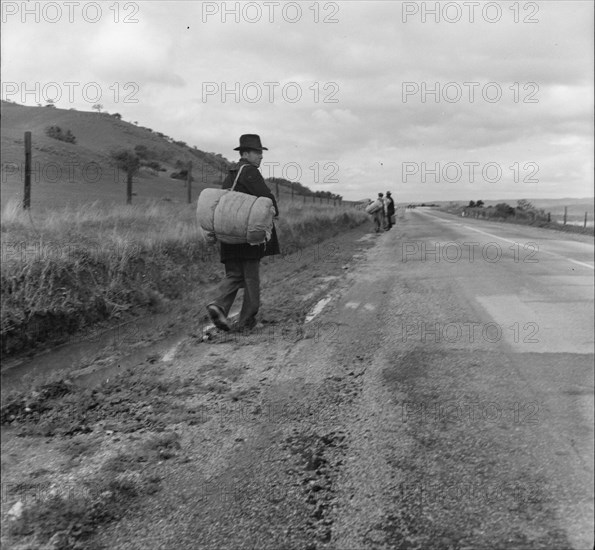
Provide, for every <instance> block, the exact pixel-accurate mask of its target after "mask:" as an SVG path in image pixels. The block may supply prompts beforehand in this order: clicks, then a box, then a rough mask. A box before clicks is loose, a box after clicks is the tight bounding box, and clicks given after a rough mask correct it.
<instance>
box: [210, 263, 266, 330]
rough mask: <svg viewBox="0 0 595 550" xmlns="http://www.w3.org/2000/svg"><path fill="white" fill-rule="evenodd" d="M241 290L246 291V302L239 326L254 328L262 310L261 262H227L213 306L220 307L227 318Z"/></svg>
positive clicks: (244, 302) (243, 305)
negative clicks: (257, 315)
mask: <svg viewBox="0 0 595 550" xmlns="http://www.w3.org/2000/svg"><path fill="white" fill-rule="evenodd" d="M240 288H243V289H244V301H243V303H242V310H241V311H240V318H239V320H238V326H239V327H240V328H252V327H253V326H254V325H255V324H256V314H257V313H258V309H259V308H260V260H227V261H226V262H225V279H223V281H222V282H221V285H220V286H219V296H218V297H217V298H216V299H215V300H213V301H212V302H211V304H215V305H216V306H219V307H220V308H221V309H222V310H223V312H224V313H225V316H226V317H227V315H229V310H230V309H231V306H232V305H233V302H234V300H235V298H236V294H237V293H238V290H239V289H240Z"/></svg>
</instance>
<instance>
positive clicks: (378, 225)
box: [374, 193, 384, 233]
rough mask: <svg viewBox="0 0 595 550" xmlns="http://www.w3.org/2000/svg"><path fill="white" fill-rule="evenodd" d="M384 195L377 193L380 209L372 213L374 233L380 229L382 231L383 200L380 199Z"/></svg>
mask: <svg viewBox="0 0 595 550" xmlns="http://www.w3.org/2000/svg"><path fill="white" fill-rule="evenodd" d="M383 196H384V195H383V194H382V193H378V200H379V201H380V204H381V208H379V209H378V210H377V211H376V212H374V228H375V230H376V233H379V232H380V231H381V230H382V229H384V199H383V198H382V197H383Z"/></svg>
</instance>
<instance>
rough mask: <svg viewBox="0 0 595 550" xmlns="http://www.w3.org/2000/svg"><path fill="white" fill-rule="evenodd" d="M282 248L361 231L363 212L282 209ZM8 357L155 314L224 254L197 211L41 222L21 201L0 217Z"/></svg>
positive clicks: (58, 214)
mask: <svg viewBox="0 0 595 550" xmlns="http://www.w3.org/2000/svg"><path fill="white" fill-rule="evenodd" d="M280 210H281V216H280V220H279V223H278V233H279V239H280V242H281V246H282V252H283V249H285V250H290V251H292V252H293V251H295V250H296V249H301V248H303V247H305V246H308V245H310V244H313V243H317V242H320V241H322V240H324V239H326V238H330V237H332V236H334V235H336V234H337V233H338V232H339V231H343V230H346V229H348V228H351V227H355V226H356V225H359V224H360V223H362V222H364V221H365V220H367V219H368V217H367V216H366V215H365V214H363V213H362V212H361V211H357V210H354V209H351V208H334V207H333V206H330V205H316V204H307V205H304V204H302V203H301V202H293V203H291V202H289V201H287V202H283V203H281V205H280ZM1 230H2V260H3V261H2V268H1V271H0V275H1V279H2V300H1V303H2V314H1V317H0V324H1V335H2V350H3V352H4V353H8V354H10V353H13V352H16V351H19V350H21V349H23V348H31V347H34V346H35V345H37V344H38V343H41V342H44V341H54V342H59V341H60V339H63V338H65V337H66V336H67V335H68V334H72V333H74V332H76V331H77V330H79V329H82V328H85V327H88V326H90V325H93V324H94V323H96V322H97V321H100V320H104V319H110V318H119V317H120V316H121V315H123V314H124V312H127V311H131V310H134V309H136V310H138V308H149V309H150V308H152V307H154V306H156V305H158V304H159V302H160V301H161V299H162V298H163V297H167V298H177V297H180V296H181V294H182V292H183V291H184V289H185V288H187V287H188V286H189V285H190V284H193V285H195V284H196V283H197V282H198V283H200V282H206V281H207V280H208V279H209V277H210V276H212V274H213V273H214V272H216V270H217V268H218V255H217V254H216V253H215V251H214V250H213V248H212V247H211V248H209V247H208V246H207V245H206V243H205V242H204V239H203V234H202V230H201V229H200V227H199V225H198V223H197V221H196V215H195V206H194V205H180V204H175V203H167V202H149V203H146V204H142V205H141V204H137V205H130V206H124V205H121V206H112V207H108V206H105V205H103V204H101V203H98V202H93V203H89V204H85V205H81V206H78V207H76V208H62V209H60V210H50V211H46V212H42V213H28V212H23V210H22V209H21V208H20V205H19V204H18V203H16V202H15V201H8V202H6V203H5V204H4V205H3V210H2V224H1Z"/></svg>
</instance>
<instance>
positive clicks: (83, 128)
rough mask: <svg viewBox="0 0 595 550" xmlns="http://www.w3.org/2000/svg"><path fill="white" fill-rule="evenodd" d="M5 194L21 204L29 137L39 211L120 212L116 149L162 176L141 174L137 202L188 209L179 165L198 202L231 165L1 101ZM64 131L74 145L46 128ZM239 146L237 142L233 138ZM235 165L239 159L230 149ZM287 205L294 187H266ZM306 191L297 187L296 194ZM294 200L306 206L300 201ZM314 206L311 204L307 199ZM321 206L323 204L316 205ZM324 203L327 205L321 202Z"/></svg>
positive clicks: (101, 119)
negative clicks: (113, 206) (108, 207)
mask: <svg viewBox="0 0 595 550" xmlns="http://www.w3.org/2000/svg"><path fill="white" fill-rule="evenodd" d="M1 114H2V129H1V133H0V135H1V139H2V142H1V149H2V187H1V199H2V202H3V203H6V201H8V200H9V199H16V200H22V196H23V182H24V160H25V155H24V133H25V132H26V131H30V132H31V133H32V163H33V166H32V169H33V174H32V183H31V186H32V192H31V206H32V208H33V209H34V210H45V209H54V208H58V207H62V206H76V205H79V204H87V203H89V202H93V201H98V202H99V203H101V204H109V203H117V204H122V203H124V202H125V199H126V195H125V192H126V183H125V182H126V176H125V174H124V173H123V172H122V171H120V170H118V169H117V168H116V166H115V164H114V163H113V161H112V159H111V157H110V152H111V151H113V150H114V149H118V148H130V149H134V148H135V147H136V146H144V147H145V148H146V149H147V150H148V151H149V159H148V160H151V161H153V162H157V163H159V165H160V167H161V169H162V170H155V169H151V168H149V167H144V168H142V169H141V171H140V172H139V174H138V175H137V176H135V178H134V185H133V192H134V193H135V194H136V196H135V197H134V198H133V203H134V202H143V201H147V200H149V201H154V200H167V201H173V202H186V200H187V191H186V184H185V182H184V181H182V180H179V179H173V178H171V174H172V173H173V172H176V171H178V169H179V163H180V162H183V163H187V162H188V161H192V163H193V178H194V182H193V193H192V198H193V200H196V197H197V196H198V194H199V193H200V191H201V190H202V189H204V188H205V187H212V186H218V185H219V184H220V183H221V181H222V174H225V173H226V171H227V168H228V167H229V165H230V162H229V160H228V159H226V158H224V157H223V156H221V155H220V154H212V153H205V152H203V151H201V150H199V149H197V148H195V147H191V146H189V145H186V144H184V142H180V141H175V140H174V139H175V137H169V136H164V135H163V134H160V133H159V132H158V130H157V129H151V128H145V127H142V126H137V125H135V124H131V123H129V122H125V121H123V120H120V119H118V118H117V117H115V116H113V115H110V114H107V113H95V112H82V111H77V110H74V109H57V108H48V107H26V106H23V105H19V104H16V103H9V102H5V101H2V103H1ZM49 126H59V127H60V128H61V129H62V131H63V132H66V131H70V132H71V133H72V134H73V135H74V136H75V138H76V143H67V142H64V141H60V140H57V139H54V138H51V137H49V136H47V135H46V132H45V131H46V128H47V127H49ZM233 139H234V140H235V136H234V137H233ZM229 155H230V157H231V160H232V161H235V160H236V159H237V157H236V156H235V155H236V153H235V152H234V151H233V150H232V148H231V147H230V151H229ZM267 183H268V185H269V187H270V188H271V190H272V191H273V192H276V191H277V188H278V191H279V195H280V199H281V200H282V201H285V200H288V199H289V198H290V197H291V183H290V182H286V181H282V180H279V185H278V186H277V185H276V184H275V182H267ZM303 190H305V192H306V193H307V194H311V193H312V192H311V191H310V190H309V189H307V188H305V187H303V186H300V185H299V184H297V185H296V186H295V187H294V192H295V193H296V194H297V193H300V192H301V191H303ZM295 200H300V201H303V199H302V198H301V197H298V196H296V197H295ZM308 200H309V201H312V200H313V199H312V197H311V196H310V197H308ZM316 202H321V201H320V199H319V198H316ZM323 202H324V203H326V202H327V201H326V199H323Z"/></svg>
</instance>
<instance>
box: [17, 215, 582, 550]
mask: <svg viewBox="0 0 595 550" xmlns="http://www.w3.org/2000/svg"><path fill="white" fill-rule="evenodd" d="M443 231H444V228H443V227H441V226H438V225H436V226H433V227H429V226H428V224H427V222H425V221H423V222H420V220H419V219H417V218H416V217H408V218H406V219H401V220H400V225H399V226H398V229H397V231H394V230H393V231H391V232H389V233H386V234H383V235H381V236H379V237H378V236H375V235H370V234H366V233H365V231H364V229H363V228H360V229H356V230H354V231H352V232H350V233H349V234H347V235H343V236H341V237H337V238H336V239H334V240H333V241H332V242H327V243H324V244H323V245H322V246H319V247H314V248H313V249H311V250H308V251H305V252H304V253H303V254H301V255H300V257H299V258H298V257H297V256H296V257H294V258H286V259H284V260H283V261H282V262H278V263H276V264H274V263H273V264H270V265H268V266H266V267H265V269H264V270H263V271H264V274H265V275H264V283H263V286H264V287H265V288H269V289H270V291H268V292H266V293H265V297H264V307H263V315H264V318H265V321H266V322H265V325H264V328H263V329H262V330H261V331H258V332H257V333H255V334H251V335H236V336H226V335H216V336H214V337H213V338H211V339H209V340H207V341H203V340H202V338H201V336H202V333H201V331H200V330H198V329H196V330H194V331H190V333H188V332H186V333H185V334H181V337H180V339H179V341H177V342H176V343H175V344H174V345H172V346H170V348H169V349H167V350H165V352H164V353H163V354H162V355H161V357H160V358H159V359H158V360H157V361H152V362H151V361H145V362H144V363H141V364H140V365H139V367H137V369H138V368H143V369H145V372H146V373H147V375H150V376H151V377H152V378H151V380H153V379H158V378H159V375H160V376H161V380H162V381H163V382H162V384H163V385H164V386H163V388H162V389H161V393H160V392H159V391H153V390H151V391H152V393H151V392H148V393H147V392H146V391H145V390H144V388H145V385H146V384H145V385H143V384H141V383H140V382H138V381H136V382H135V384H136V385H133V386H131V387H132V388H138V391H137V395H136V396H134V395H133V393H129V394H127V397H128V398H130V399H132V401H133V404H134V401H135V400H136V401H137V403H136V404H137V405H138V407H137V408H136V409H135V412H136V416H139V413H140V418H139V419H138V420H137V421H136V423H132V421H131V418H130V415H131V410H130V406H128V405H127V406H125V407H124V408H123V409H117V407H118V406H121V403H120V402H119V401H118V400H117V399H116V400H115V403H114V404H113V405H112V408H109V409H105V414H104V415H103V416H101V417H100V418H99V420H97V422H96V423H95V424H92V423H91V419H90V418H89V417H87V422H88V423H89V425H90V426H91V427H92V432H90V433H87V434H85V433H77V434H76V435H75V436H74V438H73V439H74V440H75V441H77V442H80V443H79V444H80V445H83V446H84V445H92V449H93V451H92V452H88V453H85V452H84V451H83V452H82V453H80V457H79V462H77V461H76V460H75V461H74V462H75V463H74V464H72V459H71V463H69V464H70V465H69V468H68V469H66V472H68V473H66V474H64V478H63V479H64V480H67V479H70V480H71V481H70V482H71V483H82V479H83V476H84V474H85V473H86V474H87V475H88V476H93V475H96V472H98V471H99V472H103V473H104V475H107V473H109V474H110V475H112V474H113V473H114V472H116V474H117V475H116V479H117V480H119V482H120V483H121V481H122V479H123V476H124V477H125V476H128V477H126V479H127V480H128V481H129V482H130V483H132V481H135V483H136V482H137V481H138V480H145V481H146V480H152V481H154V483H155V485H156V486H155V487H154V488H153V489H152V490H146V487H147V484H146V483H144V484H141V483H140V482H139V483H137V484H136V485H133V487H134V488H135V491H136V493H135V495H133V496H134V497H135V498H132V497H131V498H130V499H129V500H128V501H127V506H126V509H125V511H124V512H122V513H121V514H120V515H119V516H118V517H117V519H115V520H112V521H108V522H104V523H103V524H102V525H101V527H100V528H99V529H97V530H96V531H95V532H94V533H93V534H92V536H91V537H90V538H89V539H88V540H89V541H92V542H93V544H95V545H97V546H100V545H103V546H104V547H106V548H114V549H139V550H140V549H143V550H144V549H147V548H151V549H173V548H175V549H196V548H213V549H215V548H217V549H219V548H230V549H231V548H234V549H235V548H271V549H273V548H275V549H277V548H287V549H289V548H296V549H297V548H303V549H315V548H319V549H323V548H332V549H336V550H343V549H360V548H361V549H363V548H375V549H385V548H386V549H388V548H408V549H415V548H419V549H422V548H424V549H425V548H444V549H472V548H473V549H475V548H514V549H516V548H522V549H537V548H539V549H550V548H559V549H563V548H569V549H570V548H574V549H580V550H582V548H583V546H582V544H583V543H585V542H587V543H588V537H589V536H590V534H589V533H590V532H591V531H592V529H591V531H589V525H588V522H587V524H586V523H585V521H586V520H585V519H584V518H585V517H586V516H584V517H582V519H581V517H579V516H578V515H577V513H576V510H578V508H580V507H585V506H586V507H587V508H588V506H589V505H591V506H592V499H591V500H589V499H590V497H589V487H588V484H587V486H586V488H585V490H584V491H582V492H581V489H579V488H577V487H579V486H580V484H581V482H583V483H584V481H585V480H587V479H588V475H587V476H586V477H585V468H586V466H585V465H581V458H580V455H579V454H577V453H576V452H575V451H573V448H572V444H571V443H569V442H568V441H566V440H564V437H563V436H562V435H561V432H560V430H562V429H563V426H562V427H561V426H560V425H557V424H556V423H555V422H553V421H552V419H551V417H552V415H554V413H555V412H556V411H555V407H553V406H552V398H551V397H550V398H549V399H550V401H549V402H548V401H547V399H545V400H544V394H543V391H542V388H540V387H538V386H535V384H534V383H533V382H532V380H531V377H530V376H528V375H527V373H526V372H523V370H522V368H523V367H522V365H523V361H526V360H525V359H523V358H521V356H520V354H515V353H514V350H513V349H512V348H511V347H510V346H509V345H508V343H507V342H505V341H503V340H502V339H497V340H494V339H490V338H481V337H480V338H476V339H469V338H467V339H463V338H458V339H455V340H454V341H453V340H452V339H450V340H446V341H445V340H444V339H442V340H439V341H436V340H435V339H432V338H427V339H426V338H424V339H421V338H420V335H419V327H420V326H421V325H420V323H427V327H430V328H429V329H428V330H430V329H431V327H435V326H436V324H438V325H439V326H445V325H446V324H449V323H450V324H452V323H459V324H461V326H462V324H463V323H471V324H474V325H477V326H483V327H485V326H486V325H487V324H488V323H489V322H491V321H492V319H491V318H490V316H489V315H488V314H487V313H486V311H485V310H484V309H482V308H481V307H479V306H478V304H477V303H476V302H475V301H474V299H473V298H472V296H471V295H470V292H469V289H468V287H467V286H465V285H461V282H462V281H464V280H466V279H467V278H469V277H472V278H473V280H476V281H485V282H486V283H487V284H488V285H489V284H490V282H489V280H490V277H493V276H494V273H493V272H494V266H493V265H490V264H488V263H485V262H484V263H483V264H482V263H479V264H476V265H474V266H473V267H472V268H470V266H469V264H468V263H466V264H464V263H459V264H457V265H438V266H437V265H436V264H435V263H432V262H421V261H420V262H416V263H412V262H411V261H410V262H406V263H405V262H403V257H402V251H403V250H404V248H403V244H404V243H405V242H412V239H430V240H431V239H440V238H442V239H443V238H444V237H445V236H444V234H443V233H441V232H443ZM447 236H448V235H447ZM470 269H473V272H472V273H470V272H469V270H470ZM502 269H504V267H502ZM445 270H450V272H449V273H448V275H446V276H445V273H444V271H445ZM496 276H498V275H497V274H496ZM478 284H479V283H478ZM321 300H324V302H322V303H324V304H325V305H324V307H323V308H322V309H321V310H320V312H319V313H318V314H317V315H316V316H315V317H313V318H312V319H311V320H310V321H309V322H306V323H304V320H305V319H306V318H308V319H309V318H310V317H309V316H308V313H311V312H312V311H313V310H316V311H317V309H316V308H315V305H316V304H317V303H321ZM197 315H200V314H199V313H198V310H197ZM424 326H426V325H424ZM411 327H414V328H415V327H417V330H418V332H417V333H414V332H413V331H409V332H408V330H409V329H410V328H411ZM573 361H574V363H573V364H574V365H575V366H576V369H577V370H576V380H575V382H576V384H579V383H589V378H588V376H587V377H586V378H580V376H583V375H580V376H579V374H578V373H579V372H587V371H586V369H585V368H584V365H582V363H581V362H580V360H573ZM577 361H578V362H577ZM581 369H582V370H581ZM579 378H580V380H579ZM135 380H136V379H135ZM174 382H175V383H174ZM127 384H128V382H125V383H124V386H127ZM591 384H592V382H591ZM147 396H148V397H147ZM151 396H153V397H152V398H151ZM141 397H142V399H141ZM161 397H163V399H164V401H163V402H162V401H161V400H160V398H161ZM110 399H111V398H110ZM151 399H153V401H152V402H151ZM112 400H113V399H112ZM469 406H472V408H471V409H469V408H468V407H469ZM534 406H537V407H538V408H537V410H535V409H534ZM494 411H496V413H499V414H495V413H494ZM135 418H136V417H135ZM147 419H150V420H151V422H149V421H148V420H147ZM534 420H535V421H534ZM564 429H565V428H564ZM156 434H157V435H158V436H159V434H161V435H160V436H159V437H161V438H162V439H161V440H160V441H159V442H158V443H155V439H154V438H155V437H156ZM164 434H165V436H164ZM578 435H580V434H578ZM163 437H169V438H170V439H169V440H168V441H169V443H167V442H165V443H164V440H163ZM77 438H78V439H77ZM152 438H153V439H152ZM7 439H8V443H9V446H10V448H9V451H8V454H7V455H6V456H8V457H10V456H11V455H10V452H13V453H15V454H18V453H22V452H25V451H26V450H27V449H26V447H27V445H29V446H30V447H29V448H30V449H32V450H33V451H32V452H31V454H32V458H31V461H29V462H26V464H25V465H24V466H23V465H21V466H20V468H17V466H16V461H12V462H10V465H9V466H10V468H9V473H10V474H11V475H12V476H13V479H16V477H15V476H16V475H17V473H18V475H21V476H24V475H25V474H27V475H29V476H31V473H32V472H35V471H36V470H35V468H36V467H37V468H38V469H39V467H40V464H39V462H40V459H39V457H37V458H35V457H36V456H37V455H36V453H37V452H39V448H41V447H43V446H44V445H43V444H41V443H40V442H39V438H37V439H36V438H34V437H31V436H29V437H28V438H20V439H19V440H17V439H15V438H14V437H9V438H7ZM56 439H57V438H54V439H53V440H52V443H50V444H49V445H48V446H49V447H51V448H52V451H54V452H55V456H56V458H55V459H54V460H55V461H54V462H53V463H52V462H51V461H48V460H47V458H46V459H45V462H46V464H47V465H50V464H53V468H54V469H55V471H56V472H57V471H62V472H64V471H65V468H64V460H65V458H64V457H65V456H68V454H69V453H70V455H72V454H73V451H72V448H71V446H72V440H71V443H70V445H71V446H70V447H65V446H64V445H65V443H64V441H62V442H61V443H56V442H55V441H54V440H56ZM92 442H94V443H92ZM60 445H62V446H60ZM93 445H94V447H93ZM149 450H150V451H151V452H153V451H155V452H153V454H151V452H149ZM74 454H75V453H74ZM36 460H37V462H38V463H35V464H34V462H35V461H36ZM106 464H109V468H106ZM46 467H48V468H49V469H51V467H49V466H46ZM43 475H44V474H39V476H38V477H43ZM45 475H47V476H48V477H49V474H45ZM68 476H70V478H69V477H68ZM53 479H54V483H55V479H56V476H55V475H54V478H53ZM75 480H76V481H75ZM131 480H132V481H131ZM573 480H574V481H573ZM581 480H582V481H581ZM65 482H66V481H63V483H65ZM108 492H109V491H108ZM118 494H121V493H118ZM11 498H12V501H11V502H10V504H12V503H13V502H14V501H15V499H16V496H15V494H14V492H13V494H12V496H11ZM573 518H574V520H573ZM89 544H90V543H89ZM82 547H91V546H81V548H82Z"/></svg>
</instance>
